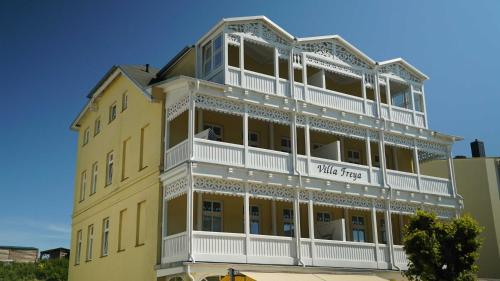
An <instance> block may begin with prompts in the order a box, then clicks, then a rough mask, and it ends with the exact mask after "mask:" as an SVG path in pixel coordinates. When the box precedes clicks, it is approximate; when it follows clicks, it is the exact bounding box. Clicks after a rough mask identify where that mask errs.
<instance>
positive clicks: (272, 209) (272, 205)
mask: <svg viewBox="0 0 500 281" xmlns="http://www.w3.org/2000/svg"><path fill="white" fill-rule="evenodd" d="M271 216H272V218H271V224H272V225H271V226H272V233H273V235H274V236H276V235H278V230H277V228H276V201H274V200H272V201H271Z"/></svg>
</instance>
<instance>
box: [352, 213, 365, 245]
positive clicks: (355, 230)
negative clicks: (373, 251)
mask: <svg viewBox="0 0 500 281" xmlns="http://www.w3.org/2000/svg"><path fill="white" fill-rule="evenodd" d="M352 240H353V241H354V242H365V218H364V217H359V216H354V217H352Z"/></svg>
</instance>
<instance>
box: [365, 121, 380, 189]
mask: <svg viewBox="0 0 500 281" xmlns="http://www.w3.org/2000/svg"><path fill="white" fill-rule="evenodd" d="M365 147H366V149H365V150H366V164H368V182H369V183H372V178H373V175H372V173H373V171H372V148H371V140H370V130H369V129H366V141H365ZM379 158H380V157H379Z"/></svg>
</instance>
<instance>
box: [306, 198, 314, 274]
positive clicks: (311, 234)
mask: <svg viewBox="0 0 500 281" xmlns="http://www.w3.org/2000/svg"><path fill="white" fill-rule="evenodd" d="M307 207H308V212H307V215H308V222H309V238H310V240H311V260H312V265H314V260H315V258H316V246H315V242H314V240H315V237H314V205H313V195H312V191H309V202H308V205H307Z"/></svg>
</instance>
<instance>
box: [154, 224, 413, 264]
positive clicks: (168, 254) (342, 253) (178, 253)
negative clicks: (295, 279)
mask: <svg viewBox="0 0 500 281" xmlns="http://www.w3.org/2000/svg"><path fill="white" fill-rule="evenodd" d="M187 239H188V238H187V234H186V233H185V232H183V233H179V234H175V235H172V236H168V237H166V238H164V239H163V252H162V262H163V263H166V262H174V261H185V260H186V259H187V252H188V243H187ZM295 241H296V240H295V238H292V237H283V236H269V235H254V234H251V235H249V239H248V240H247V239H246V236H245V234H241V233H225V232H204V231H193V253H192V255H193V258H194V259H195V260H196V261H209V262H234V263H257V264H280V265H294V264H296V258H297V251H296V243H295ZM247 243H248V245H247ZM394 250H395V258H396V260H395V262H396V264H397V265H398V266H406V264H407V259H406V254H405V253H404V250H403V248H402V247H401V246H395V247H394ZM300 251H301V256H302V259H303V262H304V263H305V264H306V265H314V266H332V267H358V268H379V269H387V268H389V261H390V258H389V255H390V253H389V247H387V246H386V245H384V244H380V245H379V246H378V248H377V246H376V245H375V244H374V243H360V242H347V241H336V240H320V239H316V240H314V243H312V241H311V239H308V238H301V242H300ZM313 253H314V254H313ZM377 253H378V257H377Z"/></svg>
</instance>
